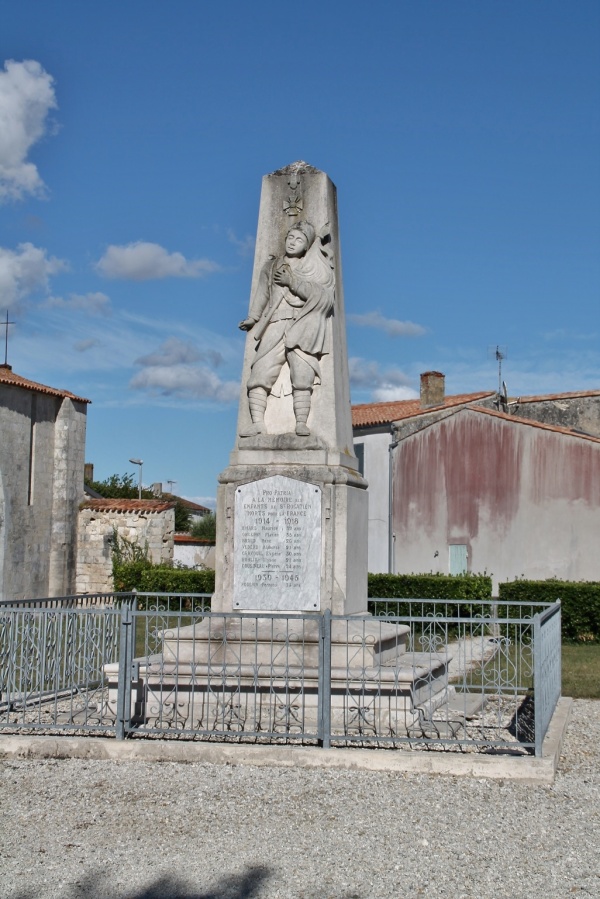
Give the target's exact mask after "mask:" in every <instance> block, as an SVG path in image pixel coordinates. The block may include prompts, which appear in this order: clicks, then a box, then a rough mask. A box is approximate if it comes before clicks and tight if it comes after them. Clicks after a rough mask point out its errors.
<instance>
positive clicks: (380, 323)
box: [348, 312, 426, 337]
mask: <svg viewBox="0 0 600 899" xmlns="http://www.w3.org/2000/svg"><path fill="white" fill-rule="evenodd" d="M348 319H349V320H350V321H351V322H353V324H355V325H359V326H360V327H361V328H376V329H377V330H378V331H383V332H384V333H385V334H387V335H388V337H421V336H422V335H423V334H425V333H426V329H425V328H424V327H423V326H422V325H416V324H415V323H414V322H402V321H399V320H398V319H397V318H385V316H383V315H382V314H381V312H365V313H364V314H363V315H356V314H354V315H349V316H348Z"/></svg>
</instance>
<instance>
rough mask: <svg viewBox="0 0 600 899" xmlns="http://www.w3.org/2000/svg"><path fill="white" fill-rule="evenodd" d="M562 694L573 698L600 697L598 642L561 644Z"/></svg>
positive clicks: (599, 650)
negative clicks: (572, 644)
mask: <svg viewBox="0 0 600 899" xmlns="http://www.w3.org/2000/svg"><path fill="white" fill-rule="evenodd" d="M562 694H563V696H572V697H573V698H574V699H600V644H598V643H587V644H577V645H574V646H571V645H568V644H563V648H562Z"/></svg>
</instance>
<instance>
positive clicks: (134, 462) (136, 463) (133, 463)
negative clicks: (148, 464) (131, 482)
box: [129, 459, 144, 499]
mask: <svg viewBox="0 0 600 899" xmlns="http://www.w3.org/2000/svg"><path fill="white" fill-rule="evenodd" d="M129 461H130V462H131V463H132V465H139V466H140V479H139V481H138V499H141V498H142V465H143V464H144V463H143V461H142V459H130V460H129Z"/></svg>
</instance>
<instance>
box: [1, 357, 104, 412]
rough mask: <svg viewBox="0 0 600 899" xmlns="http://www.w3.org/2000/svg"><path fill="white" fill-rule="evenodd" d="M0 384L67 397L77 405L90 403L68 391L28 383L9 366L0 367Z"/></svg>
mask: <svg viewBox="0 0 600 899" xmlns="http://www.w3.org/2000/svg"><path fill="white" fill-rule="evenodd" d="M0 383H1V384H9V385H10V386H11V387H24V388H25V389H26V390H34V391H35V392H36V393H46V394H48V395H49V396H62V397H68V398H69V399H70V400H76V401H77V402H79V403H91V400H86V399H84V397H82V396H76V395H75V394H74V393H71V391H70V390H57V389H56V388H55V387H47V386H46V385H45V384H38V382H37V381H29V380H28V379H27V378H22V377H21V375H17V374H16V373H15V372H14V371H13V370H12V368H11V367H10V365H0Z"/></svg>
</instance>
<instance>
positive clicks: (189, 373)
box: [129, 365, 240, 403]
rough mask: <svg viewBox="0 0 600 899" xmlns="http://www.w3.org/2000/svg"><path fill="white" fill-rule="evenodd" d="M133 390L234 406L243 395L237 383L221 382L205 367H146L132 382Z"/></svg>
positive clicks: (130, 383)
mask: <svg viewBox="0 0 600 899" xmlns="http://www.w3.org/2000/svg"><path fill="white" fill-rule="evenodd" d="M129 386H130V387H131V388H132V389H133V390H148V391H150V392H151V393H159V394H162V396H178V397H188V398H193V399H199V400H216V401H217V402H221V403H232V402H234V401H235V400H237V399H238V397H239V395H240V385H239V384H238V382H237V381H222V380H221V378H219V376H218V375H217V374H215V372H213V371H211V370H210V369H209V368H207V367H206V366H205V365H172V366H163V365H161V366H152V367H150V368H144V369H143V370H142V371H140V372H138V373H137V374H136V375H134V376H133V378H132V379H131V381H130V382H129Z"/></svg>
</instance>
